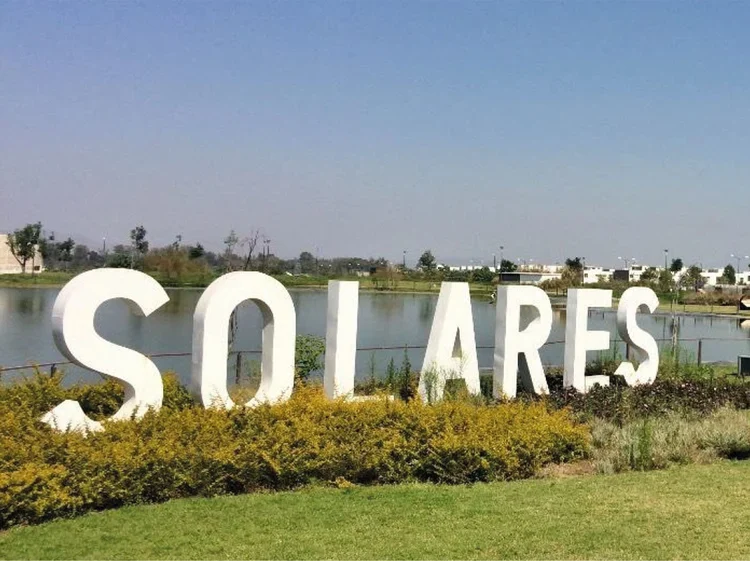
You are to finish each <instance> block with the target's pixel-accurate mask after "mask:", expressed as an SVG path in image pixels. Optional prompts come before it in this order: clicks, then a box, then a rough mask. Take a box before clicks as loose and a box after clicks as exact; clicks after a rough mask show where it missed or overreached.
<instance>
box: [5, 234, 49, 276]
mask: <svg viewBox="0 0 750 561" xmlns="http://www.w3.org/2000/svg"><path fill="white" fill-rule="evenodd" d="M43 270H44V261H43V260H42V256H41V254H40V253H39V251H37V252H36V256H35V257H34V260H33V262H32V261H31V260H29V261H28V262H27V263H26V272H27V273H31V272H32V271H33V272H36V273H38V272H39V271H43ZM21 272H22V270H21V265H20V264H19V263H18V261H16V258H15V257H13V254H12V253H11V251H10V246H8V234H0V275H13V274H20V273H21Z"/></svg>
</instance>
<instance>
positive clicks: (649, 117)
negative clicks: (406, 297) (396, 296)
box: [0, 0, 750, 268]
mask: <svg viewBox="0 0 750 561" xmlns="http://www.w3.org/2000/svg"><path fill="white" fill-rule="evenodd" d="M749 25H750V3H742V2H730V3H724V2H718V1H717V2H701V3H690V2H682V1H680V2H628V3H625V2H621V3H620V2H591V3H589V2H582V1H579V2H477V3H473V2H469V1H463V2H437V1H435V2H416V1H411V2H395V1H393V2H388V1H384V2H367V1H360V2H332V1H331V2H291V1H289V2H270V3H265V2H250V1H247V2H238V3H232V2H197V1H194V2H179V3H178V2H157V1H148V2H141V3H137V2H100V3H93V2H7V1H4V0H0V231H10V230H13V229H14V228H17V227H19V226H22V225H23V224H25V223H28V222H36V221H41V222H42V223H43V225H44V227H45V230H47V231H55V232H56V233H57V234H58V236H59V235H72V236H73V237H74V238H75V239H76V240H77V241H79V242H82V243H87V244H90V245H93V246H99V245H100V244H101V240H102V238H106V239H107V243H108V245H109V246H110V247H111V245H112V244H114V243H118V242H123V243H124V242H127V240H128V236H129V231H130V229H132V228H133V227H134V226H136V225H138V224H143V225H144V226H145V227H146V229H147V231H148V239H149V240H150V241H151V243H152V244H153V245H166V244H168V243H171V242H172V241H173V240H174V239H175V236H176V235H178V234H179V235H181V236H182V239H183V242H184V243H195V242H200V243H202V244H203V245H204V246H205V247H207V248H209V249H214V250H219V249H221V248H222V240H223V239H224V238H225V237H226V235H227V234H228V233H229V231H230V229H234V230H235V231H236V232H237V233H238V235H240V236H243V235H247V234H249V233H250V232H251V231H253V230H255V229H260V230H262V232H263V233H264V235H265V236H267V237H268V238H269V239H270V240H271V242H270V245H271V250H272V252H274V253H275V254H277V255H279V256H282V257H293V256H296V255H299V253H300V252H301V251H310V252H313V253H315V252H317V253H318V254H319V255H321V256H324V257H330V256H339V255H346V256H365V257H366V256H373V257H378V256H384V257H387V258H390V259H393V260H395V261H401V259H402V256H403V252H404V251H406V252H407V260H408V261H409V262H410V263H413V262H416V260H417V258H418V257H419V255H420V254H421V253H422V251H424V250H425V249H428V248H429V249H431V250H432V251H433V253H434V254H435V256H436V257H437V259H438V261H442V262H453V263H456V262H458V261H464V262H468V260H469V259H471V260H473V261H474V262H484V263H486V264H487V263H491V262H492V259H493V254H494V255H496V256H498V258H499V255H500V246H504V250H503V256H504V257H506V258H510V259H524V260H530V259H531V260H533V261H534V262H547V263H555V262H560V261H564V259H565V258H566V257H569V256H584V257H585V258H586V262H587V263H590V264H600V265H604V266H615V265H620V264H621V263H622V262H621V261H618V257H627V258H635V259H636V260H638V262H640V263H651V264H659V263H663V260H664V253H663V251H664V249H665V248H668V249H669V251H670V257H678V256H679V257H682V258H683V260H684V261H685V262H686V263H693V262H695V263H702V264H704V265H705V266H709V265H714V266H719V265H724V264H726V263H729V262H732V263H734V261H733V260H732V259H730V257H729V256H730V253H735V254H742V255H745V254H748V253H750V237H749V236H748V231H749V230H748V225H749V224H750V222H749V220H748V219H749V218H750V191H749V190H748V186H749V185H750V158H749V157H748V155H749V150H748V149H749V148H750V95H749V94H750V64H748V59H747V57H748V53H750V33H748V32H747V29H748V26H749ZM743 268H744V267H743Z"/></svg>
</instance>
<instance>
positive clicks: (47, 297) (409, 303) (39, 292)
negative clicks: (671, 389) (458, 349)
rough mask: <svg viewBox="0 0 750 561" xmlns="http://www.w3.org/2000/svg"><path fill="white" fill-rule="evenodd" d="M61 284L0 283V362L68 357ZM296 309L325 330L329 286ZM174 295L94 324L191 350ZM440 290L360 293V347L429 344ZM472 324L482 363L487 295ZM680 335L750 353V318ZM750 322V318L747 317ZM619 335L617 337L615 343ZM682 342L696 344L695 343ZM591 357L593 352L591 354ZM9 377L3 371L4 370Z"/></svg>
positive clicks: (181, 301)
mask: <svg viewBox="0 0 750 561" xmlns="http://www.w3.org/2000/svg"><path fill="white" fill-rule="evenodd" d="M58 292H59V289H45V288H40V289H28V288H0V365H3V366H6V367H8V366H16V365H23V364H28V363H29V362H32V361H33V362H37V363H44V362H55V361H63V360H64V359H63V357H62V355H60V353H59V352H58V350H57V348H56V347H55V345H54V343H53V341H52V327H51V321H50V320H51V314H52V306H53V304H54V301H55V298H56V297H57V293H58ZM290 292H291V295H292V299H293V301H294V306H295V308H296V311H297V332H298V333H300V334H302V333H309V334H314V335H319V336H325V315H326V292H325V291H317V290H296V291H295V290H292V291H290ZM168 293H169V297H170V301H169V302H168V303H167V304H165V305H164V306H163V307H162V308H161V309H159V310H158V311H156V312H155V313H153V314H152V315H151V316H150V317H148V318H142V317H139V316H135V315H133V314H132V313H131V312H130V311H129V308H128V307H127V305H126V304H125V303H124V302H122V301H112V302H108V303H106V304H104V305H103V306H102V307H101V308H100V309H99V311H98V313H97V317H96V328H97V331H98V332H99V333H100V334H101V335H102V336H104V337H105V338H107V339H108V340H111V341H113V342H115V343H118V344H121V345H124V346H127V347H130V348H133V349H136V350H138V351H140V352H143V353H144V354H150V353H160V352H190V350H191V348H190V347H191V341H192V339H191V334H192V315H193V310H194V309H195V305H196V303H197V301H198V298H199V297H200V295H201V291H200V290H170V291H168ZM436 302H437V295H425V294H371V293H363V294H360V303H359V328H358V339H357V347H358V348H364V347H388V346H395V347H399V346H403V345H409V346H424V345H426V344H427V338H428V336H429V332H430V326H431V324H432V317H433V314H434V312H435V304H436ZM473 311H474V325H475V331H476V338H477V346H478V347H487V348H480V349H479V351H478V353H479V364H480V366H482V367H489V366H491V365H492V346H493V344H494V328H495V306H494V305H492V304H490V303H488V302H486V301H484V300H478V299H475V300H473ZM679 322H680V328H679V335H680V338H681V339H696V338H705V339H725V340H724V341H715V340H706V341H705V342H704V346H703V359H704V360H705V361H735V360H736V359H737V355H739V354H750V325H747V328H743V327H742V326H741V325H740V323H739V322H738V320H736V319H723V318H708V317H695V316H682V317H680V318H679ZM748 323H750V322H748ZM239 324H240V330H239V335H238V341H237V344H236V347H235V348H238V349H243V350H253V349H259V348H260V329H261V317H260V313H259V312H258V310H257V309H256V308H255V306H254V305H252V304H244V305H242V306H241V308H240V320H239ZM639 324H640V325H641V326H643V327H644V328H645V329H646V330H648V331H649V332H650V333H652V334H653V335H654V336H655V337H656V338H657V339H659V338H669V337H670V336H671V318H670V317H668V316H667V315H654V316H650V315H642V316H641V317H640V319H639ZM589 328H590V329H606V330H609V331H610V332H612V333H613V334H614V333H615V314H614V311H612V312H609V311H605V312H598V311H595V312H592V314H591V316H590V318H589ZM564 333H565V313H564V312H562V311H555V316H554V325H553V329H552V334H551V335H550V338H549V340H550V341H562V340H563V339H564ZM615 344H616V343H615V342H613V345H615ZM684 346H685V347H687V348H689V349H691V350H693V351H695V349H696V343H694V342H687V341H686V342H685V343H684ZM423 355H424V350H423V349H411V350H409V358H410V360H411V362H412V364H413V365H415V367H417V368H418V367H420V366H421V363H422V359H423ZM391 357H394V358H395V360H396V363H397V364H400V362H401V360H402V358H403V350H397V351H376V352H372V351H361V352H359V353H358V356H357V373H358V376H364V375H367V374H368V373H369V372H370V370H371V363H372V362H373V361H374V363H375V368H376V370H377V371H378V372H382V371H384V370H385V368H386V365H387V364H388V361H389V360H390V358H391ZM591 358H593V356H592V357H591ZM542 359H543V361H544V362H545V364H561V363H562V359H563V346H562V345H560V344H549V345H547V346H545V347H544V348H543V349H542ZM154 362H155V363H156V365H157V366H158V367H159V368H160V369H161V370H162V371H164V370H175V371H177V372H178V373H179V374H180V376H181V377H183V379H187V378H188V377H189V376H190V358H189V357H176V358H175V357H170V358H155V359H154ZM68 372H69V373H70V376H69V377H70V378H71V379H78V378H84V379H98V377H97V376H95V375H92V374H90V373H86V372H83V371H81V370H78V369H72V368H70V367H68ZM9 377H11V375H10V374H6V375H5V378H6V379H7V378H9Z"/></svg>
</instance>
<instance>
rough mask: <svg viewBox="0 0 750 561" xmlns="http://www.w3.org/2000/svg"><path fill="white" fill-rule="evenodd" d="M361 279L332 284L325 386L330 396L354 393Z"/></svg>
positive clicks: (329, 304)
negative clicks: (359, 280)
mask: <svg viewBox="0 0 750 561" xmlns="http://www.w3.org/2000/svg"><path fill="white" fill-rule="evenodd" d="M358 306H359V282H357V281H330V282H329V283H328V315H327V324H326V366H325V374H324V375H323V389H324V390H325V394H326V396H327V397H328V398H330V399H336V398H337V397H347V398H349V397H352V396H353V395H354V367H355V363H356V358H357V308H358Z"/></svg>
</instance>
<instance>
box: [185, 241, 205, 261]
mask: <svg viewBox="0 0 750 561" xmlns="http://www.w3.org/2000/svg"><path fill="white" fill-rule="evenodd" d="M205 254H206V250H205V249H203V246H202V245H201V244H200V243H197V244H195V245H194V246H192V247H191V248H190V249H188V257H189V258H190V259H200V258H201V257H203V256H204V255H205Z"/></svg>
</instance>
